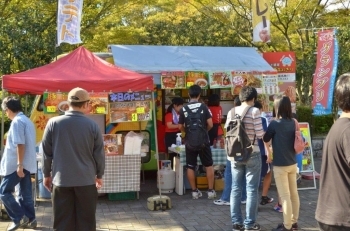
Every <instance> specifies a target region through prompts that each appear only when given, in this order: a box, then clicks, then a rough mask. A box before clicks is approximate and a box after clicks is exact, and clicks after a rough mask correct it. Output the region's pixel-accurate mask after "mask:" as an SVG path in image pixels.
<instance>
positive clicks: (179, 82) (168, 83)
mask: <svg viewBox="0 0 350 231" xmlns="http://www.w3.org/2000/svg"><path fill="white" fill-rule="evenodd" d="M185 87H186V85H185V72H183V71H174V72H162V73H161V88H162V89H169V88H170V89H176V88H180V89H181V88H185Z"/></svg>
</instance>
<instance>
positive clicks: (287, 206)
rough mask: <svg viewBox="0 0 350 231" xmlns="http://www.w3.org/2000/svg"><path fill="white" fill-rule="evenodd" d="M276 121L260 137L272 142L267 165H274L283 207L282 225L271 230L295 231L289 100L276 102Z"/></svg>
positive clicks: (292, 125)
mask: <svg viewBox="0 0 350 231" xmlns="http://www.w3.org/2000/svg"><path fill="white" fill-rule="evenodd" d="M274 108H275V111H276V120H273V121H271V123H270V124H269V126H268V128H267V131H266V133H265V135H264V137H263V140H264V142H269V141H270V140H271V139H272V149H273V158H272V152H271V151H270V150H269V153H268V157H267V162H272V163H273V172H274V177H275V182H276V186H277V190H278V194H279V196H280V198H281V202H282V207H283V223H282V224H279V225H278V226H277V228H275V229H273V230H274V231H286V230H296V229H298V224H297V222H298V218H299V207H300V202H299V194H298V190H297V182H296V177H295V176H296V173H297V163H296V153H295V150H294V140H295V131H296V125H295V120H294V119H293V118H292V107H291V102H290V99H289V97H287V96H283V97H280V98H277V99H275V101H274Z"/></svg>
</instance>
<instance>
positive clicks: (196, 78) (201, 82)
mask: <svg viewBox="0 0 350 231" xmlns="http://www.w3.org/2000/svg"><path fill="white" fill-rule="evenodd" d="M185 75H186V87H187V88H189V87H190V86H192V85H194V84H196V85H198V86H200V87H201V88H203V89H208V86H209V83H208V76H209V74H208V72H204V71H187V72H186V73H185Z"/></svg>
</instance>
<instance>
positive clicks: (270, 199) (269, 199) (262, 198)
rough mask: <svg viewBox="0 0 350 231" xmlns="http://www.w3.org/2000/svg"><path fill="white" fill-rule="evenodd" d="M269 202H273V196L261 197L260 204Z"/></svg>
mask: <svg viewBox="0 0 350 231" xmlns="http://www.w3.org/2000/svg"><path fill="white" fill-rule="evenodd" d="M271 202H273V198H269V197H267V196H264V197H261V201H260V204H261V205H266V204H269V203H271Z"/></svg>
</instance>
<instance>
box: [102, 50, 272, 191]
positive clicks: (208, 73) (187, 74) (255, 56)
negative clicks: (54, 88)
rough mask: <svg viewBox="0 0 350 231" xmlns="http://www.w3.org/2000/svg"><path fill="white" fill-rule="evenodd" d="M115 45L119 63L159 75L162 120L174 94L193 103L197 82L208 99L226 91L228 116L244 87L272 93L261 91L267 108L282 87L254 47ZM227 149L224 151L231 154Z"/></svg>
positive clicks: (224, 102) (156, 77)
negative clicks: (191, 94)
mask: <svg viewBox="0 0 350 231" xmlns="http://www.w3.org/2000/svg"><path fill="white" fill-rule="evenodd" d="M109 49H110V51H111V52H112V54H113V59H114V63H115V64H116V65H118V66H121V67H123V68H127V69H129V70H133V71H136V72H138V73H143V74H151V75H152V76H153V77H154V82H155V84H157V89H158V94H157V96H158V97H157V101H159V102H160V103H159V104H157V120H158V121H157V122H159V123H162V122H163V121H164V115H165V110H166V108H167V106H168V105H169V104H170V103H171V98H172V97H174V96H181V97H183V98H184V99H185V102H188V100H189V98H188V90H187V89H188V88H189V87H190V86H191V85H193V84H198V85H200V86H201V87H202V94H201V96H202V97H201V98H202V99H203V100H205V99H206V98H207V97H208V96H209V95H210V94H213V93H215V94H218V95H219V96H220V98H221V102H220V105H221V107H222V108H223V116H224V120H225V117H226V115H227V113H228V112H229V110H230V109H231V108H232V106H233V100H234V97H236V95H237V94H239V91H240V89H241V88H242V86H245V85H250V86H254V87H256V88H257V89H258V91H259V93H266V95H265V94H260V95H264V96H261V100H263V101H264V102H266V103H265V109H266V110H271V107H270V108H269V106H271V105H270V102H269V96H267V94H268V95H272V94H275V93H276V92H277V91H278V87H276V86H277V84H278V80H277V75H276V73H277V72H276V71H275V69H274V68H272V67H271V66H270V65H269V64H268V63H267V62H266V61H265V60H264V59H263V57H262V55H261V54H259V53H258V52H257V51H256V49H255V48H252V47H199V46H152V45H151V46H149V45H109ZM263 104H264V103H263ZM159 123H158V124H159ZM160 143H161V142H160ZM216 153H220V152H219V151H216ZM223 153H224V152H221V154H219V155H223V156H224V157H226V156H225V155H224V154H223ZM223 159H224V160H225V158H223ZM181 160H182V163H183V159H181ZM181 160H179V161H180V163H181ZM215 164H219V162H218V163H215ZM178 171H181V169H180V168H179V170H178ZM177 178H178V177H177ZM177 191H181V190H177ZM178 193H180V192H178Z"/></svg>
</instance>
